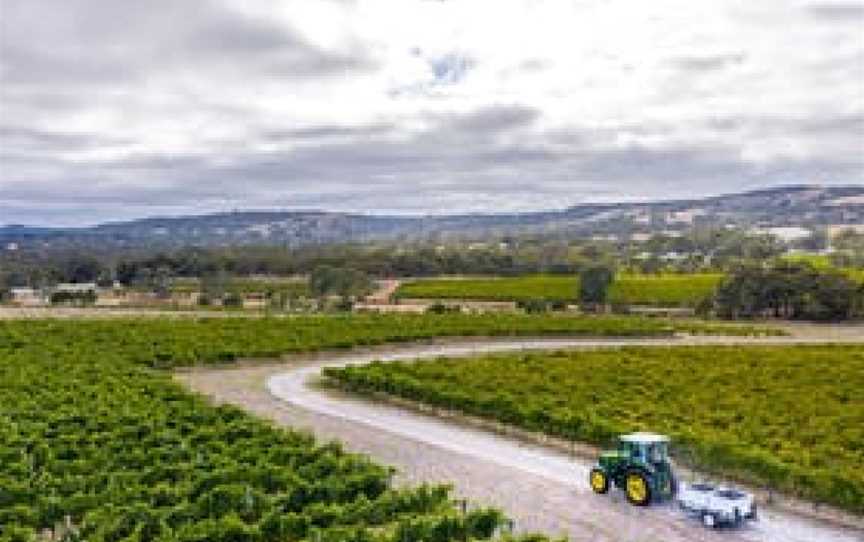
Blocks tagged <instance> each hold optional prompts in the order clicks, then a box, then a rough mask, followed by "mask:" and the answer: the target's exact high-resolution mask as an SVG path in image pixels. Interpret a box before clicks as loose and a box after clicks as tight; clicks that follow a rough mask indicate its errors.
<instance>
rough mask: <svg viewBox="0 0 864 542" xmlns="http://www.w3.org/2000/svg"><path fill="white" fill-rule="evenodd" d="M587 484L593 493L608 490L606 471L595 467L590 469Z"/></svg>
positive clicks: (601, 492)
mask: <svg viewBox="0 0 864 542" xmlns="http://www.w3.org/2000/svg"><path fill="white" fill-rule="evenodd" d="M588 484H589V485H590V486H591V489H592V490H593V491H594V493H599V494H601V495H602V494H603V493H606V492H608V491H609V477H608V476H606V472H605V471H604V470H603V469H598V468H597V467H595V468H593V469H591V473H590V474H589V475H588Z"/></svg>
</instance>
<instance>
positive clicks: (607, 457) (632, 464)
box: [589, 433, 678, 506]
mask: <svg viewBox="0 0 864 542" xmlns="http://www.w3.org/2000/svg"><path fill="white" fill-rule="evenodd" d="M589 483H590V484H591V489H593V490H594V492H595V493H606V492H607V491H609V486H610V484H612V483H614V484H615V486H616V487H618V488H620V489H623V490H624V491H625V492H626V493H627V500H629V501H630V502H631V503H632V504H635V505H637V506H647V505H648V504H650V503H651V502H653V501H662V500H666V499H671V498H672V497H674V496H675V493H676V491H677V489H678V484H677V481H676V480H675V474H674V473H673V472H672V465H671V464H670V463H669V438H668V437H666V436H663V435H656V434H654V433H632V434H630V435H622V436H621V437H619V438H618V450H616V451H614V452H603V453H602V454H600V460H599V461H598V462H597V465H596V466H594V467H593V468H592V469H591V474H590V475H589Z"/></svg>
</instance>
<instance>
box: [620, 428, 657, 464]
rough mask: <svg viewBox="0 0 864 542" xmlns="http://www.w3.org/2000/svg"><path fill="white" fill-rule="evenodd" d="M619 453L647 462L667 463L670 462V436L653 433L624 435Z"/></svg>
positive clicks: (634, 459) (621, 438) (633, 459)
mask: <svg viewBox="0 0 864 542" xmlns="http://www.w3.org/2000/svg"><path fill="white" fill-rule="evenodd" d="M618 454H619V455H620V456H622V457H629V458H630V459H631V460H632V461H637V462H641V463H645V464H665V463H668V462H669V438H668V437H665V436H663V435H656V434H653V433H632V434H630V435H622V436H621V437H619V438H618Z"/></svg>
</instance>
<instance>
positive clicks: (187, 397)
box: [0, 314, 759, 542]
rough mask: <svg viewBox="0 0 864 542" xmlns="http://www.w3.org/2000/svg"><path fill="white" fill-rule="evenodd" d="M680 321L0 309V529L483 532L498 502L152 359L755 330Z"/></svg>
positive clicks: (448, 535)
mask: <svg viewBox="0 0 864 542" xmlns="http://www.w3.org/2000/svg"><path fill="white" fill-rule="evenodd" d="M681 325H682V326H684V327H682V328H672V327H670V326H667V325H664V324H663V323H661V322H656V321H651V320H645V319H636V318H573V317H553V316H527V315H500V316H499V315H487V316H469V315H452V314H451V315H440V316H433V315H428V316H426V315H420V316H417V315H413V316H411V315H409V316H393V315H368V316H365V315H364V316H344V317H297V318H260V319H223V318H214V319H197V320H196V319H171V320H157V319H128V320H123V319H118V320H74V321H73V320H26V321H0V540H3V541H4V542H7V541H8V542H11V541H13V540H16V541H17V540H33V539H34V533H35V532H37V531H41V530H43V529H50V528H52V527H54V526H55V525H59V524H64V523H65V522H66V518H67V516H68V518H69V521H70V522H71V524H72V526H74V527H75V528H77V529H81V532H80V538H78V539H80V540H88V541H96V542H99V541H121V540H122V541H142V542H143V541H150V540H164V541H172V542H178V541H201V542H203V541H216V542H219V541H229V540H230V541H250V542H251V541H255V542H264V541H276V540H299V539H314V540H321V541H323V542H327V541H343V540H357V541H364V542H367V541H368V542H373V541H382V542H383V541H387V542H389V541H396V540H430V541H438V540H441V541H445V540H462V539H463V536H466V534H465V533H466V531H467V535H468V536H470V537H472V538H478V539H480V538H484V537H487V536H488V535H489V533H490V532H491V530H492V529H494V528H495V527H497V526H499V525H500V523H501V521H502V518H501V516H500V515H499V514H498V513H497V512H495V511H491V510H484V509H480V510H477V511H475V512H473V513H471V514H469V516H468V517H467V518H462V517H461V515H460V514H459V513H458V512H457V510H456V509H455V508H454V506H453V503H452V500H451V498H450V496H449V495H448V493H447V491H446V490H443V489H441V488H415V489H410V488H409V489H401V490H396V489H393V488H391V487H390V485H389V480H390V471H389V470H388V469H387V468H385V467H381V466H378V465H375V464H372V463H370V462H368V461H367V460H364V459H362V458H360V457H357V456H354V455H350V454H347V453H344V452H343V451H342V450H340V449H339V447H338V446H335V445H322V444H319V443H316V442H314V441H313V440H312V439H311V438H310V437H309V436H307V435H302V434H297V433H292V432H289V431H283V430H279V429H276V428H274V427H272V426H270V425H268V424H266V423H264V422H262V421H258V420H257V419H256V418H254V417H252V416H249V415H247V414H245V413H244V412H242V411H240V410H238V409H236V408H233V407H228V406H218V407H216V406H212V405H210V404H209V403H207V402H206V401H204V400H202V399H200V398H198V397H197V396H195V395H193V394H191V393H189V392H187V391H185V389H184V388H182V387H181V386H179V385H178V384H176V383H174V382H173V381H172V379H171V375H170V373H169V372H168V371H166V370H164V369H170V368H173V367H176V366H184V365H193V364H207V363H230V362H232V361H234V360H236V359H238V358H247V357H275V356H279V355H280V354H283V353H286V352H304V351H313V350H320V349H324V348H345V347H350V346H354V345H369V344H380V343H385V342H398V341H408V340H415V339H423V338H432V337H438V336H455V335H520V334H524V335H542V334H555V335H562V334H571V335H572V334H575V335H665V334H668V333H670V332H672V331H674V330H675V329H691V328H692V330H694V331H697V332H704V333H709V332H726V333H732V334H736V333H754V332H758V331H759V330H757V329H756V328H750V327H734V326H733V327H727V326H712V325H702V324H685V323H682V324H681ZM59 538H60V537H59V534H58V536H57V539H58V540H59ZM69 540H72V539H71V538H70V539H69Z"/></svg>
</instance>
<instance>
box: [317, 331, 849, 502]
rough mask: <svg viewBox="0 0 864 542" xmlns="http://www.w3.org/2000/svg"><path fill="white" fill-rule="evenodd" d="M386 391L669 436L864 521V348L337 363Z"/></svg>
mask: <svg viewBox="0 0 864 542" xmlns="http://www.w3.org/2000/svg"><path fill="white" fill-rule="evenodd" d="M326 375H327V376H328V377H329V378H330V379H331V380H332V381H335V382H336V384H337V385H340V386H342V387H344V388H346V389H349V390H353V391H359V392H362V393H380V392H383V393H387V394H392V395H396V396H400V397H404V398H408V399H412V400H417V401H421V402H424V403H427V404H432V405H437V406H442V407H446V408H449V409H454V410H459V411H462V412H465V413H469V414H472V415H477V416H481V417H486V418H492V419H495V420H498V421H501V422H505V423H509V424H514V425H518V426H520V427H523V428H527V429H529V430H533V431H538V432H543V433H547V434H552V435H557V436H560V437H564V438H567V439H572V440H579V441H586V442H590V443H595V444H601V445H608V444H610V442H611V441H612V439H613V438H614V437H615V436H616V435H618V434H621V433H627V432H631V431H637V430H648V431H657V432H661V433H667V434H669V435H671V436H672V437H673V439H674V443H675V449H676V456H677V458H678V459H679V460H681V461H683V462H684V463H687V464H690V465H693V466H695V467H698V468H700V469H704V470H707V471H712V472H715V473H723V474H726V475H730V476H733V477H735V478H738V479H740V480H745V481H749V482H752V483H755V484H758V485H764V486H767V487H770V488H773V489H776V490H781V491H784V492H788V493H791V494H795V495H799V496H802V497H805V498H808V499H812V500H815V501H820V502H826V503H831V504H833V505H837V506H840V507H842V508H845V509H847V510H850V511H852V512H854V513H857V514H861V513H864V397H862V395H861V390H862V389H864V347H862V346H788V347H779V346H774V347H770V346H747V347H741V346H735V347H716V346H713V347H667V348H663V347H651V348H624V349H611V350H600V351H585V352H545V353H525V354H506V355H488V356H481V357H477V358H474V359H470V360H465V359H458V360H455V359H436V360H428V361H421V362H398V363H373V364H370V365H366V366H356V367H349V368H345V369H327V370H326Z"/></svg>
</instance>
